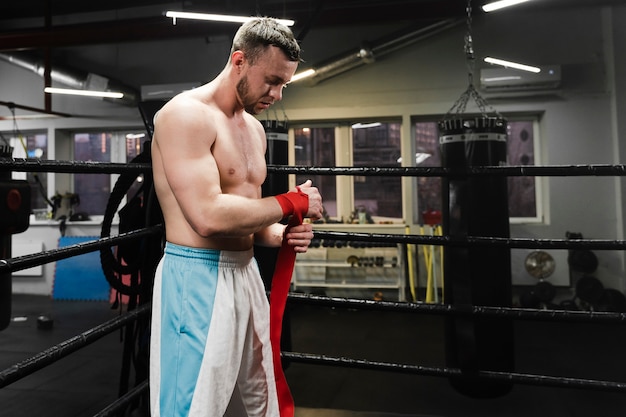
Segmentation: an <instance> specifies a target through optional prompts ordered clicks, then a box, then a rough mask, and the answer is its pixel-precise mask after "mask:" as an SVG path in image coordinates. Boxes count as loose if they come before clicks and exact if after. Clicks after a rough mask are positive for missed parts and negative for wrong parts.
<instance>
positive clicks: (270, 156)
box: [254, 120, 289, 291]
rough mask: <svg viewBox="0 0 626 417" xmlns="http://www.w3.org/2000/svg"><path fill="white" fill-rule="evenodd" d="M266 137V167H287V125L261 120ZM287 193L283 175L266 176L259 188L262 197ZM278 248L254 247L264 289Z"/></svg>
mask: <svg viewBox="0 0 626 417" xmlns="http://www.w3.org/2000/svg"><path fill="white" fill-rule="evenodd" d="M261 124H262V125H263V127H264V129H265V136H266V137H267V150H266V152H265V162H266V163H267V164H268V165H285V166H286V165H288V164H289V153H288V150H289V135H288V129H287V124H286V123H285V122H279V121H276V120H261ZM287 191H289V176H288V174H283V173H271V174H267V178H266V179H265V182H264V183H263V185H262V186H261V193H262V195H263V197H268V196H273V195H277V194H282V193H286V192H287ZM279 249H280V248H267V247H263V246H255V247H254V253H255V258H256V260H257V263H258V264H259V269H260V270H261V277H262V278H263V282H264V283H265V289H266V290H268V291H269V290H270V288H271V280H272V277H273V276H274V266H275V265H276V258H277V257H278V250H279Z"/></svg>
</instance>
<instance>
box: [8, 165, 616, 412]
mask: <svg viewBox="0 0 626 417" xmlns="http://www.w3.org/2000/svg"><path fill="white" fill-rule="evenodd" d="M11 171H15V172H55V173H78V172H79V173H94V174H95V173H110V174H113V173H116V174H120V175H121V176H120V181H118V182H119V184H120V188H125V186H126V183H125V181H127V180H128V178H134V177H136V176H137V175H138V174H144V175H145V176H146V177H149V176H150V172H151V170H150V163H149V161H139V162H137V161H134V162H131V163H127V164H116V163H99V162H83V161H42V160H27V159H11V158H6V159H0V172H11ZM268 172H269V173H275V174H306V175H331V176H339V175H347V176H355V175H358V176H398V177H442V178H459V177H463V178H493V177H510V176H567V177H576V176H601V177H616V176H617V177H623V176H626V166H625V165H576V166H523V167H522V166H474V167H468V168H445V167H441V168H419V167H402V168H377V167H370V168H354V167H334V168H325V167H299V166H294V167H289V166H279V165H269V166H268ZM148 184H150V182H148ZM115 191H116V190H115V189H114V192H115ZM118 203H119V201H114V202H113V203H112V204H111V205H112V207H113V208H112V210H115V209H116V208H117V204H118ZM146 204H155V203H154V201H153V200H150V199H148V203H146ZM147 212H148V214H146V222H145V224H144V226H143V227H140V228H138V229H136V230H131V231H126V232H122V233H119V234H117V235H115V236H109V235H108V234H109V232H110V229H108V230H106V228H103V236H101V237H100V238H99V239H96V240H94V241H90V242H86V243H80V244H76V245H72V246H68V247H63V248H59V249H54V250H47V251H43V252H40V253H33V254H29V255H24V256H19V257H15V258H8V259H2V260H0V276H2V277H6V276H9V277H10V274H11V273H13V272H16V271H20V270H24V269H27V268H31V267H34V266H39V265H43V264H46V263H50V262H55V261H58V260H61V259H67V258H71V257H74V256H78V255H80V254H84V253H88V252H95V251H101V254H102V256H103V259H105V258H107V257H108V256H110V255H111V250H112V248H116V247H119V246H120V245H123V244H125V243H129V242H132V243H133V244H136V245H144V247H146V246H147V247H150V250H145V251H142V259H141V260H140V262H139V263H140V265H141V266H140V268H141V272H142V274H141V283H140V284H139V286H138V287H133V286H130V287H129V286H124V285H122V284H120V283H116V282H115V280H114V279H111V280H110V284H111V286H112V287H113V288H116V289H117V290H118V291H120V293H122V294H129V295H131V296H134V297H135V296H136V298H135V301H134V302H132V303H130V306H129V308H128V311H127V312H125V313H124V314H121V315H120V316H119V317H116V318H115V319H112V320H110V321H107V322H105V323H102V324H101V325H98V326H96V327H94V328H92V329H90V330H88V331H86V332H83V333H81V334H78V335H76V336H74V337H72V338H70V339H68V340H66V341H64V342H63V343H60V344H58V345H56V346H53V347H51V348H49V349H46V350H44V351H42V352H40V353H39V354H37V355H35V356H33V357H31V358H29V359H26V360H24V361H21V362H19V363H16V364H15V365H13V366H11V367H8V368H7V369H4V370H0V388H4V387H6V386H8V385H10V384H13V383H15V382H16V381H19V380H20V379H22V378H24V377H26V376H28V375H31V374H33V373H35V372H37V371H40V370H42V369H43V368H45V367H47V366H48V365H50V364H52V363H54V362H56V361H58V360H60V359H62V358H65V357H68V356H70V355H72V354H73V353H75V352H77V351H78V350H80V349H82V348H84V347H86V346H88V345H90V344H92V343H97V342H98V340H99V339H100V338H102V337H103V336H105V335H108V334H110V333H112V332H114V331H118V330H120V329H126V330H127V331H128V329H130V328H131V327H132V326H137V325H141V326H145V323H147V322H148V321H149V318H150V300H149V294H150V289H151V282H152V276H151V275H150V274H151V273H153V271H154V267H155V266H156V263H157V262H158V259H159V257H160V252H159V250H158V249H159V248H160V246H161V240H162V235H163V225H162V224H160V223H158V221H155V219H158V216H154V211H153V212H152V213H150V208H148V209H147ZM315 238H316V239H329V240H330V239H332V240H334V241H346V242H347V241H352V242H357V241H358V242H384V243H386V244H388V243H395V244H398V245H434V246H438V247H439V246H441V247H444V248H499V249H504V250H510V249H515V248H524V249H537V250H539V249H565V250H575V249H584V250H619V251H621V250H624V249H626V241H623V240H602V239H525V238H511V237H493V236H472V235H468V236H465V237H463V236H450V235H445V234H444V235H442V236H424V235H412V234H379V233H349V232H331V231H319V230H316V231H315ZM107 254H108V255H107ZM415 261H416V262H417V260H415ZM107 280H109V278H107ZM4 296H5V297H6V294H5V295H4ZM9 297H10V295H9ZM288 302H289V303H301V304H308V305H311V306H320V307H322V306H323V307H329V306H330V307H333V308H341V309H346V308H349V309H356V310H380V311H399V312H406V313H410V314H416V315H418V314H427V315H438V316H442V317H445V318H446V319H448V318H449V319H450V320H458V321H459V322H461V323H464V325H466V324H468V323H469V325H470V326H471V325H472V324H473V323H476V322H479V321H481V320H482V321H485V320H487V323H500V324H501V323H505V324H506V323H511V322H513V321H520V320H523V321H537V322H538V321H542V322H543V321H545V322H554V323H560V322H563V323H565V322H567V323H603V324H610V325H615V328H616V331H619V330H622V328H621V326H623V325H624V324H626V313H623V312H599V311H577V310H564V309H533V308H520V307H512V306H502V305H489V303H485V304H484V305H473V304H468V303H467V302H461V303H446V301H445V299H444V302H443V303H425V302H395V301H384V300H382V301H376V300H369V299H353V298H342V297H329V296H323V295H314V294H306V293H290V294H289V296H288ZM489 320H492V321H491V322H490V321H489ZM493 320H495V321H493ZM467 328H468V327H466V328H465V329H466V330H467ZM469 328H470V329H471V328H472V327H469ZM496 337H497V336H496ZM450 343H451V344H453V345H454V346H453V349H456V350H460V351H463V350H464V349H465V347H464V345H463V343H460V342H459V341H458V340H451V341H450ZM477 346H478V345H477ZM479 347H480V346H479ZM462 353H465V352H462ZM282 356H283V358H285V359H288V360H289V361H292V362H299V363H305V364H311V365H324V366H334V367H346V368H355V369H366V370H378V371H388V372H395V373H399V374H413V375H418V376H424V377H440V378H448V379H450V380H452V381H462V382H463V381H469V382H470V383H472V384H474V383H478V384H482V383H486V384H487V385H485V390H486V391H489V390H490V389H491V388H492V387H493V386H496V387H501V386H505V387H509V386H511V385H516V384H520V385H530V386H536V387H538V388H540V387H547V386H549V387H557V388H568V389H571V388H574V389H583V390H598V391H607V392H619V393H622V392H626V377H625V378H624V382H616V381H605V380H597V379H585V378H578V377H571V376H567V375H562V376H548V375H541V374H529V373H520V372H516V371H515V369H514V367H513V368H510V367H508V366H507V363H506V360H505V361H504V362H505V363H504V365H505V366H503V367H502V369H483V368H480V367H476V366H475V365H477V363H476V362H471V361H470V362H462V363H461V366H445V367H433V366H421V365H413V364H404V363H393V362H384V361H370V360H366V359H362V358H348V357H333V356H328V355H323V354H311V353H306V352H291V351H283V352H282ZM496 368H497V367H496ZM126 372H129V370H128V369H127V370H126ZM136 372H142V371H136ZM140 376H141V375H140ZM147 390H148V383H147V380H146V379H143V382H140V383H137V384H135V386H134V387H131V388H128V389H124V390H123V391H125V392H124V393H123V394H122V395H120V397H119V399H118V400H117V401H115V402H113V403H112V404H111V405H110V406H108V407H106V408H105V409H103V410H102V411H101V412H100V413H98V414H96V416H111V415H116V414H117V413H120V412H122V411H123V410H125V409H126V408H127V407H129V405H130V404H132V403H133V402H134V401H136V400H137V399H138V398H139V397H141V396H143V395H145V394H146V392H147ZM482 394H485V395H482ZM482 394H479V396H485V397H490V396H491V393H490V392H484V393H482ZM498 395H503V393H501V392H498V390H497V389H496V392H495V393H494V394H493V396H498ZM295 400H296V404H297V398H296V399H295Z"/></svg>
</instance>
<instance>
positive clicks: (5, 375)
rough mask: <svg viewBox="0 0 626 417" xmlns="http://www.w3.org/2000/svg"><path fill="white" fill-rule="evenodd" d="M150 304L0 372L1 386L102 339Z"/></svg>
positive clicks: (132, 319) (145, 311)
mask: <svg viewBox="0 0 626 417" xmlns="http://www.w3.org/2000/svg"><path fill="white" fill-rule="evenodd" d="M150 307H151V306H150V304H144V305H142V306H140V307H139V308H137V309H135V310H132V311H130V312H127V313H125V314H124V315H121V316H119V317H116V318H113V319H111V320H109V321H106V322H104V323H102V324H100V325H98V326H96V327H93V328H91V329H89V330H87V331H85V332H83V333H81V334H79V335H77V336H74V337H72V338H70V339H67V340H66V341H64V342H61V343H59V344H57V345H55V346H52V347H51V348H49V349H46V350H44V351H42V352H39V353H38V354H37V355H35V356H33V357H31V358H29V359H26V360H24V361H22V362H18V363H17V364H15V365H13V366H11V367H9V368H7V369H5V370H4V371H2V372H0V388H3V387H5V386H7V385H9V384H12V383H13V382H16V381H18V380H19V379H21V378H24V377H26V376H28V375H30V374H32V373H34V372H35V371H38V370H40V369H42V368H44V367H46V366H48V365H50V364H52V363H54V362H56V361H58V360H59V359H62V358H64V357H66V356H68V355H69V354H71V353H73V352H76V351H77V350H79V349H81V348H83V347H85V346H87V345H89V344H91V343H93V342H95V341H96V340H99V339H101V338H102V337H104V336H106V335H107V334H109V333H111V332H113V331H115V330H117V329H119V328H120V327H122V326H124V325H125V324H127V323H129V322H132V321H136V320H137V319H138V318H139V317H140V316H141V315H144V314H147V313H149V312H150Z"/></svg>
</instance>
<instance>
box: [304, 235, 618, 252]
mask: <svg viewBox="0 0 626 417" xmlns="http://www.w3.org/2000/svg"><path fill="white" fill-rule="evenodd" d="M313 233H314V234H315V238H317V239H329V240H341V241H359V242H383V243H402V244H406V243H409V244H419V245H440V246H457V247H459V246H472V247H508V248H513V249H545V248H547V249H598V250H611V249H612V250H624V249H626V240H602V239H584V240H583V239H527V238H498V237H474V236H468V237H465V238H453V237H450V236H428V235H409V234H406V235H400V234H384V233H354V232H333V231H326V230H314V231H313Z"/></svg>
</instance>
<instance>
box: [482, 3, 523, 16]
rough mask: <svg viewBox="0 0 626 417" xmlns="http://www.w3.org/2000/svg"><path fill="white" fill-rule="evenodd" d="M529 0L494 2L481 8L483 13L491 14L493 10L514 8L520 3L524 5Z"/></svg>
mask: <svg viewBox="0 0 626 417" xmlns="http://www.w3.org/2000/svg"><path fill="white" fill-rule="evenodd" d="M527 1H529V0H499V1H494V2H491V3H488V4H485V5H484V6H483V11H484V12H486V13H489V12H493V11H495V10H500V9H504V8H505V7H509V6H515V5H517V4H520V3H525V2H527Z"/></svg>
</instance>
